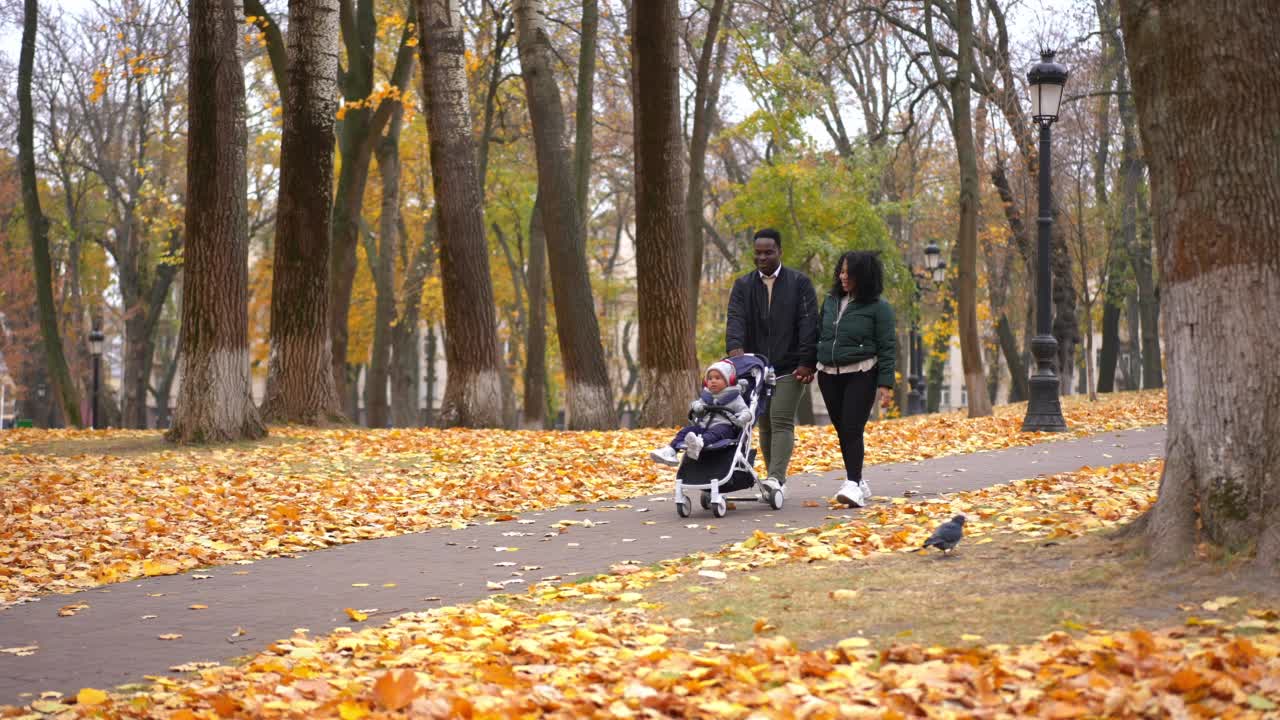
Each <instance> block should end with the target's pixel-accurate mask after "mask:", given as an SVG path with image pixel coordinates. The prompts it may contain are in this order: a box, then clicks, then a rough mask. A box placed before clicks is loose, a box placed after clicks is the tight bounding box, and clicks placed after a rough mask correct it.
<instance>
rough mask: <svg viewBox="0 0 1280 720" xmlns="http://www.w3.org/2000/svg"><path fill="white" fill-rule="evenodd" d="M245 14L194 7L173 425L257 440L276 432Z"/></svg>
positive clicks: (217, 1) (199, 439)
mask: <svg viewBox="0 0 1280 720" xmlns="http://www.w3.org/2000/svg"><path fill="white" fill-rule="evenodd" d="M243 22H244V11H243V8H242V6H241V4H240V2H239V0H210V1H209V2H199V3H195V4H193V5H192V6H191V9H190V23H191V35H190V44H189V50H188V52H189V55H188V57H189V63H188V66H187V67H188V70H187V72H188V82H189V85H188V87H189V91H188V93H187V97H188V98H190V101H189V103H188V106H187V191H186V200H187V205H186V218H185V227H186V233H187V239H186V243H185V246H184V250H183V265H184V267H185V269H186V272H185V274H184V277H183V282H182V332H181V340H180V341H179V342H180V345H179V348H178V355H179V358H180V360H179V362H181V364H182V367H181V373H182V387H181V389H180V390H179V392H178V407H177V410H176V411H175V413H174V422H173V427H172V428H171V429H170V430H169V432H167V433H166V434H165V439H167V440H169V441H170V442H179V443H209V442H230V441H234V440H256V439H258V438H261V437H264V436H266V434H267V428H266V426H264V425H263V424H262V419H261V418H260V417H259V416H258V409H257V408H256V407H254V404H253V391H252V387H251V384H250V378H249V214H248V199H247V197H246V194H245V193H246V189H247V172H248V170H247V166H246V160H245V153H246V149H247V147H248V133H247V130H246V128H245V98H244V71H243V63H242V61H241V58H240V43H241V39H240V35H241V25H242V24H243ZM293 27H294V26H293V24H292V23H291V24H290V31H291V34H292V29H293Z"/></svg>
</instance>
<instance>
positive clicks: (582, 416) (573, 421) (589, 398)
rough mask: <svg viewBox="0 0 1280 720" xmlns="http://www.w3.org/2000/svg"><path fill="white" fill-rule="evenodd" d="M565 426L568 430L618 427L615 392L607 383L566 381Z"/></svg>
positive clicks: (613, 428) (611, 428) (612, 428)
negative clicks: (594, 383) (590, 383)
mask: <svg viewBox="0 0 1280 720" xmlns="http://www.w3.org/2000/svg"><path fill="white" fill-rule="evenodd" d="M565 385H566V387H565V399H564V426H565V429H566V430H615V429H617V427H618V417H617V413H616V412H615V411H614V401H615V398H614V397H613V393H612V392H610V391H609V386H607V385H588V384H587V383H584V382H580V381H574V380H569V381H567V382H566V383H565Z"/></svg>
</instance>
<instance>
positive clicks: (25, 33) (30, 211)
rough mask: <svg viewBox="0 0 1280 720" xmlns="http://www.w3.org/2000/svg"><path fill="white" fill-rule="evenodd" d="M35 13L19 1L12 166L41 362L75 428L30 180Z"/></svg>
mask: <svg viewBox="0 0 1280 720" xmlns="http://www.w3.org/2000/svg"><path fill="white" fill-rule="evenodd" d="M38 13H39V10H38V7H37V3H36V0H25V2H24V3H23V16H22V50H21V52H20V53H19V58H18V116H19V117H18V165H19V172H20V174H21V176H22V206H23V212H24V214H25V215H26V216H27V232H28V233H29V234H30V236H31V258H32V263H33V264H34V266H35V278H36V305H37V312H38V314H39V316H40V336H41V339H42V340H43V341H44V354H45V361H46V362H47V363H48V364H49V371H50V374H51V375H52V376H53V377H52V379H53V391H54V392H55V393H57V395H58V400H59V402H60V404H61V406H62V412H63V414H64V415H65V416H66V418H67V419H68V421H69V423H70V424H72V425H75V426H76V427H80V426H81V421H80V398H79V396H78V393H77V392H76V387H75V383H73V382H72V380H71V371H70V369H69V368H68V367H67V358H66V355H64V354H63V352H62V337H61V334H60V333H59V332H58V318H57V308H55V307H54V304H53V268H52V262H51V260H50V257H49V221H48V220H47V219H45V216H44V212H43V211H42V210H41V208H40V192H39V184H38V182H37V180H36V158H35V111H34V109H33V108H32V105H31V75H32V69H33V67H34V64H35V54H36V30H37V27H38V19H39V16H38Z"/></svg>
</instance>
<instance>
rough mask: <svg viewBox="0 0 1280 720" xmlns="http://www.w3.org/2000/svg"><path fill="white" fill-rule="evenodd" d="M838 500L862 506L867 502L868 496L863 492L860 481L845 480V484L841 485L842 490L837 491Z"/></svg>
mask: <svg viewBox="0 0 1280 720" xmlns="http://www.w3.org/2000/svg"><path fill="white" fill-rule="evenodd" d="M836 502H840V503H844V504H845V505H848V506H850V507H856V508H860V507H863V506H865V505H866V504H867V498H866V496H865V495H864V494H863V492H862V486H861V485H860V484H859V483H856V482H854V481H852V480H845V481H844V484H843V485H841V486H840V492H837V493H836Z"/></svg>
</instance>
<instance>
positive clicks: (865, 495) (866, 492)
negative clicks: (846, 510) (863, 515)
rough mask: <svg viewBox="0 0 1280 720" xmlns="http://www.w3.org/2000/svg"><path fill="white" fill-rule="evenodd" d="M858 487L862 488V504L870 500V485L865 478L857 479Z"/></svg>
mask: <svg viewBox="0 0 1280 720" xmlns="http://www.w3.org/2000/svg"><path fill="white" fill-rule="evenodd" d="M858 489H860V490H862V504H863V505H866V504H868V503H870V502H871V486H870V485H868V484H867V481H866V480H859V481H858Z"/></svg>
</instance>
